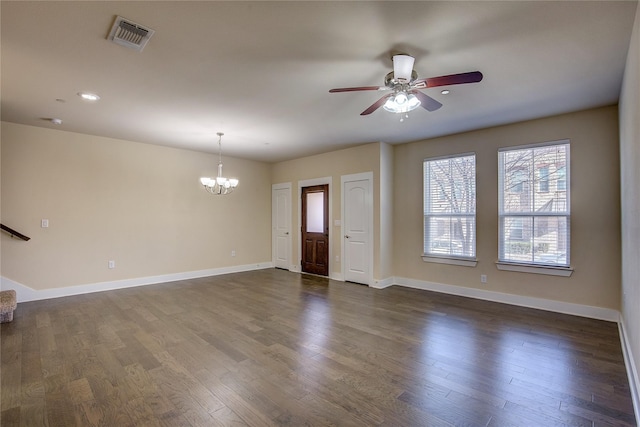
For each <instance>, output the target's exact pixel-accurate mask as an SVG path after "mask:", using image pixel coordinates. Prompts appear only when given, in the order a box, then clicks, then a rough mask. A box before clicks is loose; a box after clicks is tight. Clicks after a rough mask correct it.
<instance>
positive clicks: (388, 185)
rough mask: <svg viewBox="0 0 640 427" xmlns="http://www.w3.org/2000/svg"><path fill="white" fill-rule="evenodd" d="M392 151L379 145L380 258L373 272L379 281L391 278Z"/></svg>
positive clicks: (387, 145) (386, 146)
mask: <svg viewBox="0 0 640 427" xmlns="http://www.w3.org/2000/svg"><path fill="white" fill-rule="evenodd" d="M393 150H394V148H393V146H391V145H389V144H384V143H381V144H380V180H379V181H380V258H379V262H378V265H377V267H378V268H377V269H376V270H375V273H376V276H375V277H376V278H378V279H379V280H384V279H388V278H391V277H392V276H393ZM374 215H375V213H374Z"/></svg>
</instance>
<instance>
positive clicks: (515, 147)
mask: <svg viewBox="0 0 640 427" xmlns="http://www.w3.org/2000/svg"><path fill="white" fill-rule="evenodd" d="M549 145H571V140H570V139H559V140H557V141H545V142H532V143H531V144H524V145H511V146H507V147H500V148H498V153H501V152H503V151H514V150H528V149H530V148H539V147H546V146H549Z"/></svg>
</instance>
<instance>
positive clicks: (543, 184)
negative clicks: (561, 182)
mask: <svg viewBox="0 0 640 427" xmlns="http://www.w3.org/2000/svg"><path fill="white" fill-rule="evenodd" d="M538 191H539V192H541V193H547V192H548V191H549V168H548V167H547V166H541V167H539V168H538Z"/></svg>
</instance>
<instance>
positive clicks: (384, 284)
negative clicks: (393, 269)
mask: <svg viewBox="0 0 640 427" xmlns="http://www.w3.org/2000/svg"><path fill="white" fill-rule="evenodd" d="M395 281H396V278H395V277H387V278H386V279H380V280H374V281H373V285H371V287H372V288H375V289H384V288H388V287H389V286H393V285H395V284H396V283H395Z"/></svg>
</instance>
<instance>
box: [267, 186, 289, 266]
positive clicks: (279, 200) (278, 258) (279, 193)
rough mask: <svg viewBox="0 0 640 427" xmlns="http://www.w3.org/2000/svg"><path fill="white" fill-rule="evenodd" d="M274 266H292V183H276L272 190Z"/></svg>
mask: <svg viewBox="0 0 640 427" xmlns="http://www.w3.org/2000/svg"><path fill="white" fill-rule="evenodd" d="M271 210H272V213H271V222H272V232H271V239H272V249H271V251H272V256H271V258H272V261H273V266H274V267H277V268H284V269H287V270H289V267H290V266H291V184H289V185H287V184H276V185H274V186H273V188H272V190H271Z"/></svg>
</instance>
